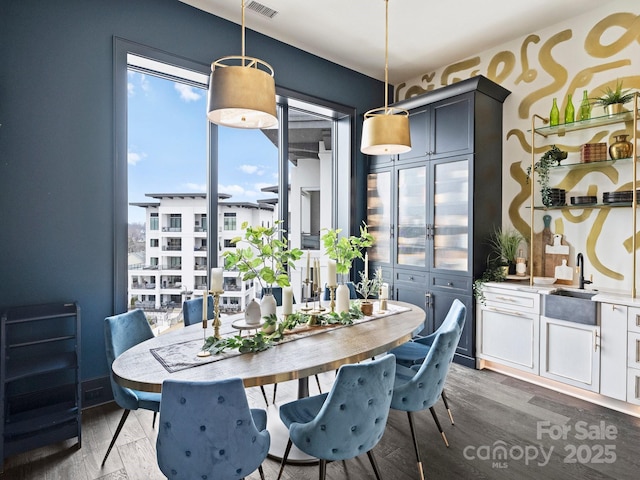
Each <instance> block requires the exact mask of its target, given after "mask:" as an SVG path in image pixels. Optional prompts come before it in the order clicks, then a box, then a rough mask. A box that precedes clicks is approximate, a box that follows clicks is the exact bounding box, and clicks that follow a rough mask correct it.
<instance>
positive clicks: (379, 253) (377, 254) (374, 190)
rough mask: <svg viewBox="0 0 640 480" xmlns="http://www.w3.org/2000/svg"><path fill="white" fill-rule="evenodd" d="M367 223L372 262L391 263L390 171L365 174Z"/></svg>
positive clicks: (368, 250)
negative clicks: (371, 244) (371, 242)
mask: <svg viewBox="0 0 640 480" xmlns="http://www.w3.org/2000/svg"><path fill="white" fill-rule="evenodd" d="M367 225H368V227H369V233H370V234H371V235H373V238H374V239H375V240H374V243H373V246H371V247H370V248H369V249H367V252H368V253H369V260H370V261H372V262H382V263H391V235H392V228H391V171H389V170H387V171H384V172H378V173H370V174H369V175H368V176H367Z"/></svg>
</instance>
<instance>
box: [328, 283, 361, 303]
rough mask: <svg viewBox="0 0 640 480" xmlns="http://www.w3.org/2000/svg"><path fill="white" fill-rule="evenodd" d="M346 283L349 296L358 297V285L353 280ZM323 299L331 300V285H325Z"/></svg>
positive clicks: (352, 298)
mask: <svg viewBox="0 0 640 480" xmlns="http://www.w3.org/2000/svg"><path fill="white" fill-rule="evenodd" d="M345 285H346V286H347V288H348V289H349V298H350V299H351V300H354V299H356V298H358V292H357V291H356V285H355V284H354V283H353V282H345ZM323 300H331V292H329V287H327V286H325V287H324V298H323Z"/></svg>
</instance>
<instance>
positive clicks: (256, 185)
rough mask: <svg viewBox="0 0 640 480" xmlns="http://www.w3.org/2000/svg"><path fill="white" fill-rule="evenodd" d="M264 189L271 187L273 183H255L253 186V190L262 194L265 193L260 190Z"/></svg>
mask: <svg viewBox="0 0 640 480" xmlns="http://www.w3.org/2000/svg"><path fill="white" fill-rule="evenodd" d="M266 187H273V183H256V184H254V185H253V188H255V189H256V190H258V191H259V192H260V193H262V194H264V193H265V192H263V191H262V189H263V188H266Z"/></svg>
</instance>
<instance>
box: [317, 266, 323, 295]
mask: <svg viewBox="0 0 640 480" xmlns="http://www.w3.org/2000/svg"><path fill="white" fill-rule="evenodd" d="M316 262H318V267H317V271H318V279H317V281H316V283H317V285H318V291H320V289H321V288H322V287H321V286H320V260H316Z"/></svg>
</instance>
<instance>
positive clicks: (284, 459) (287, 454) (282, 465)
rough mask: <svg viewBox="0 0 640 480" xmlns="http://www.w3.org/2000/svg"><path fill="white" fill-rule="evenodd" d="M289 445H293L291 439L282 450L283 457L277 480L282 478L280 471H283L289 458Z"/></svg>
mask: <svg viewBox="0 0 640 480" xmlns="http://www.w3.org/2000/svg"><path fill="white" fill-rule="evenodd" d="M291 445H293V443H292V442H291V439H289V440H288V441H287V448H285V449H284V455H283V456H282V462H280V471H279V472H278V480H280V477H281V476H282V471H283V470H284V466H285V464H286V463H287V458H289V452H290V451H291Z"/></svg>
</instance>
